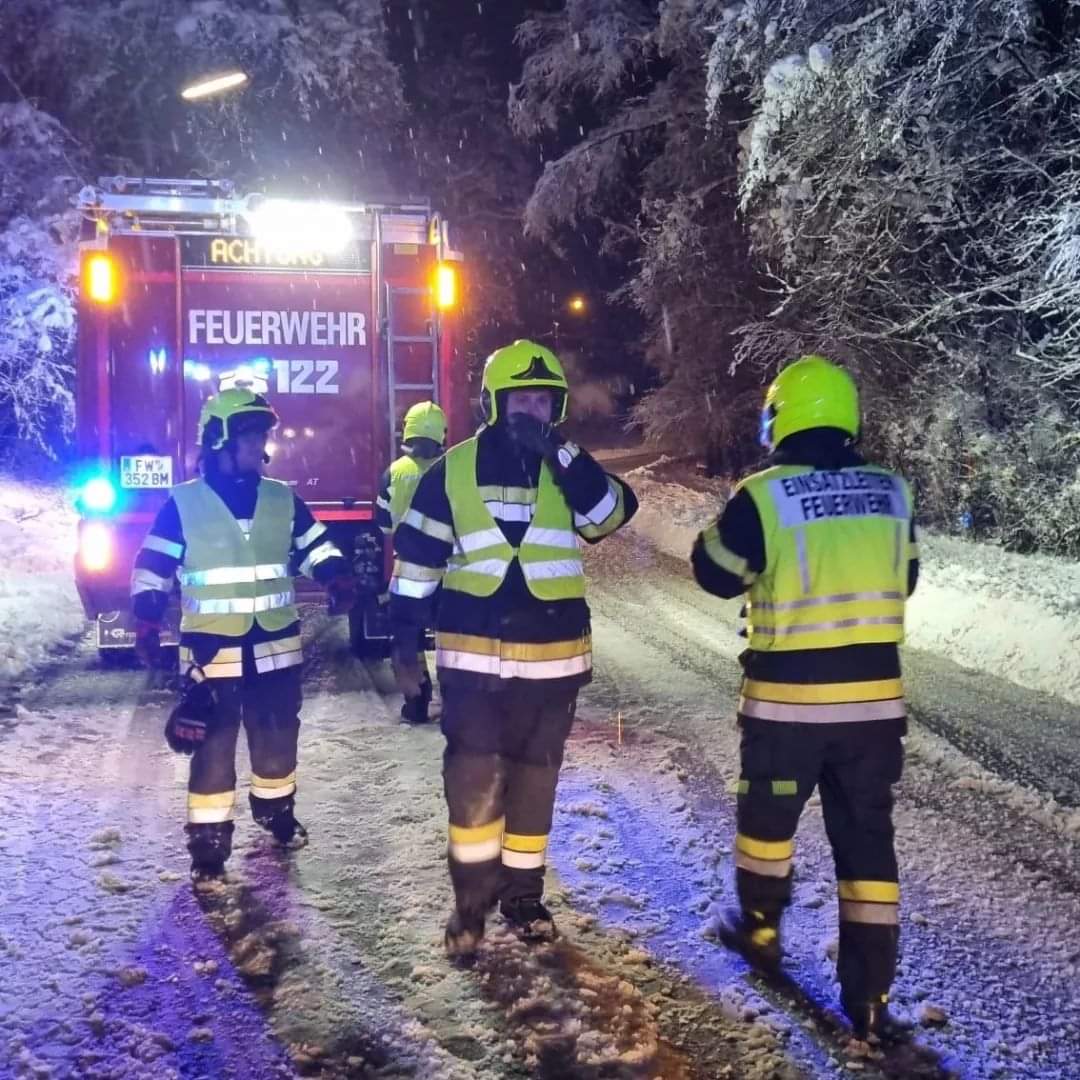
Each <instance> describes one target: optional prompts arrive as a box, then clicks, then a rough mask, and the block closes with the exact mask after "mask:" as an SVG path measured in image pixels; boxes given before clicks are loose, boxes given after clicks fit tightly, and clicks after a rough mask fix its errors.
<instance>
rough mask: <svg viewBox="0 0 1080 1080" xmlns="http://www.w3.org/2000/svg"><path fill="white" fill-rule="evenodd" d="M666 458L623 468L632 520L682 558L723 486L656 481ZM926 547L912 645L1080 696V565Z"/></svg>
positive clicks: (923, 542)
mask: <svg viewBox="0 0 1080 1080" xmlns="http://www.w3.org/2000/svg"><path fill="white" fill-rule="evenodd" d="M668 464H670V463H667V462H665V461H664V460H663V459H661V461H660V462H658V463H657V464H656V465H650V466H643V467H642V468H639V469H634V470H632V471H630V472H628V473H627V474H626V475H627V479H628V480H629V481H630V483H631V484H632V485H633V487H634V490H635V492H636V493H637V495H638V498H639V500H640V502H641V508H640V509H639V511H638V513H637V515H636V516H635V518H634V520H633V523H632V526H631V527H632V528H634V529H636V530H637V531H638V532H639V533H641V534H642V535H644V536H645V537H646V538H648V539H649V540H650V541H651V542H652V543H653V544H655V545H656V546H657V547H658V548H659V549H660V550H661V551H664V552H666V553H667V554H669V555H672V556H674V557H675V558H678V559H685V558H687V556H688V555H689V552H690V547H691V545H692V544H693V542H694V538H695V537H696V536H697V534H698V532H699V531H700V530H701V529H702V528H703V527H704V526H705V525H707V524H708V523H709V522H710V521H711V520H712V518H713V517H714V516H715V515H716V513H717V511H718V509H719V507H720V506H721V505H722V504H723V501H724V498H725V491H726V488H725V486H724V485H723V484H722V483H720V482H713V483H710V482H698V481H694V483H695V484H696V487H697V488H700V489H701V490H696V489H695V488H691V487H688V486H686V484H683V483H678V482H674V481H672V480H662V479H658V474H659V473H661V472H662V469H663V467H664V466H665V465H668ZM920 547H921V554H922V566H921V578H920V582H919V588H918V590H917V591H916V593H915V595H914V596H913V597H912V598H911V602H910V605H909V608H908V626H907V636H908V638H907V643H908V645H909V646H910V647H911V648H914V649H919V650H922V651H925V652H932V653H936V654H938V655H940V656H944V657H946V658H947V659H949V660H952V661H953V662H954V663H957V664H961V665H963V666H964V667H968V668H974V669H976V670H978V671H985V672H989V673H992V674H993V675H996V676H998V677H1000V678H1004V679H1008V680H1009V681H1010V682H1014V683H1017V684H1018V685H1020V686H1026V687H1028V688H1030V689H1032V690H1042V691H1045V692H1047V693H1051V694H1055V695H1057V696H1058V697H1061V698H1064V699H1065V700H1067V701H1071V702H1074V703H1080V664H1077V663H1076V657H1077V656H1078V655H1080V564H1077V563H1075V562H1071V561H1069V560H1066V559H1059V558H1054V557H1051V556H1040V555H1016V554H1012V553H1010V552H1007V551H1002V550H1001V549H1000V548H998V547H994V546H992V545H990V544H978V543H973V542H971V541H967V540H960V539H956V538H954V537H947V536H937V535H932V534H927V533H925V532H924V533H923V534H922V535H921V539H920Z"/></svg>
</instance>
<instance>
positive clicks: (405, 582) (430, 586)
mask: <svg viewBox="0 0 1080 1080" xmlns="http://www.w3.org/2000/svg"><path fill="white" fill-rule="evenodd" d="M438 587H439V583H438V582H437V581H411V580H410V579H409V578H403V577H396V576H395V577H393V578H391V579H390V591H391V592H392V593H394V594H395V595H396V596H410V597H412V598H413V599H414V600H423V599H424V598H425V597H427V596H431V595H432V593H434V592H435V590H436V589H437V588H438Z"/></svg>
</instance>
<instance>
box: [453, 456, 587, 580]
mask: <svg viewBox="0 0 1080 1080" xmlns="http://www.w3.org/2000/svg"><path fill="white" fill-rule="evenodd" d="M476 453H477V442H476V439H475V438H472V439H466V440H465V441H464V442H462V443H458V445H457V446H455V447H452V448H451V449H450V450H449V451H448V453H447V455H446V494H447V498H448V499H449V501H450V508H451V512H452V514H453V517H454V535H455V544H454V551H453V554H451V556H450V560H449V564H448V567H447V572H446V576H445V577H444V578H443V588H445V589H450V590H456V591H458V592H463V593H466V594H468V595H469V596H476V597H479V598H485V597H489V596H493V595H494V594H495V592H496V591H497V590H498V588H499V586H500V585H501V584H502V582H503V579H504V578H505V577H506V572H507V570H508V569H509V568H510V563H511V561H512V560H513V559H514V558H517V560H518V561H519V562H520V564H521V571H522V574H523V576H524V578H525V583H526V585H527V586H528V589H529V592H530V593H532V595H533V596H535V597H536V598H537V599H538V600H571V599H577V598H580V597H583V596H584V595H585V571H584V567H583V564H582V559H581V543H580V541H579V539H578V536H577V533H575V531H574V517H573V513H572V512H571V510H570V507H569V505H568V504H567V502H566V499H565V497H564V496H563V494H562V492H561V491H560V490H559V487H558V485H557V484H556V483H555V479H554V477H553V476H552V474H551V469H550V468H549V467H548V465H547V464H546V463H542V464H541V466H540V482H539V487H538V490H537V497H536V507H535V510H534V512H533V515H532V520H531V521H530V523H529V527H528V528H527V529H526V531H525V536H524V537H523V538H522V541H521V546H520V548H518V549H517V550H516V551H515V550H514V548H513V547H512V546H511V545H510V543H509V542H508V541H507V539H506V537H505V536H504V535H503V533H502V530H501V529H500V528H499V527H498V525H497V524H496V523H495V518H494V517H493V516H492V514H491V511H490V510H489V509H488V507H487V505H486V504H485V502H484V499H483V496H482V494H481V491H480V488H479V486H478V485H477V482H476Z"/></svg>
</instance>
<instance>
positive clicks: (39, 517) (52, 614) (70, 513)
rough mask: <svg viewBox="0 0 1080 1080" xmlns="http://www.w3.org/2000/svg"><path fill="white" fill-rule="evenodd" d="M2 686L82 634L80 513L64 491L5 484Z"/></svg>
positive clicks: (0, 510)
mask: <svg viewBox="0 0 1080 1080" xmlns="http://www.w3.org/2000/svg"><path fill="white" fill-rule="evenodd" d="M0 551H3V553H4V555H3V559H2V560H0V626H2V627H3V634H0V682H8V681H12V680H14V679H17V678H18V677H19V676H20V675H21V674H22V673H23V672H24V671H25V670H26V669H27V668H28V667H30V666H31V665H33V664H36V663H40V662H41V661H42V660H43V659H44V658H45V657H46V656H47V655H48V653H49V650H50V649H51V648H53V647H54V646H55V645H56V644H57V643H58V642H60V641H62V640H63V639H64V638H68V637H72V636H74V635H76V634H79V633H81V632H82V630H83V628H84V626H85V618H84V616H83V611H82V607H81V606H80V604H79V597H78V594H77V593H76V591H75V581H74V578H73V576H72V560H73V558H74V555H75V513H74V510H73V509H72V507H71V506H70V504H69V503H68V501H67V499H66V498H65V495H64V492H63V491H62V489H59V488H53V487H46V486H44V485H33V484H24V483H21V482H19V481H17V480H11V479H7V478H4V479H2V480H0Z"/></svg>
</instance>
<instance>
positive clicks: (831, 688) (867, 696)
mask: <svg viewBox="0 0 1080 1080" xmlns="http://www.w3.org/2000/svg"><path fill="white" fill-rule="evenodd" d="M742 693H743V696H744V697H747V698H754V699H756V700H757V701H778V702H786V703H789V704H792V705H832V704H838V703H845V702H855V701H888V700H891V699H893V698H902V697H903V696H904V685H903V683H902V682H901V681H900V679H868V680H865V681H860V682H845V683H815V684H809V685H806V684H802V683H779V682H763V681H762V680H760V679H745V680H744V681H743V685H742Z"/></svg>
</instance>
